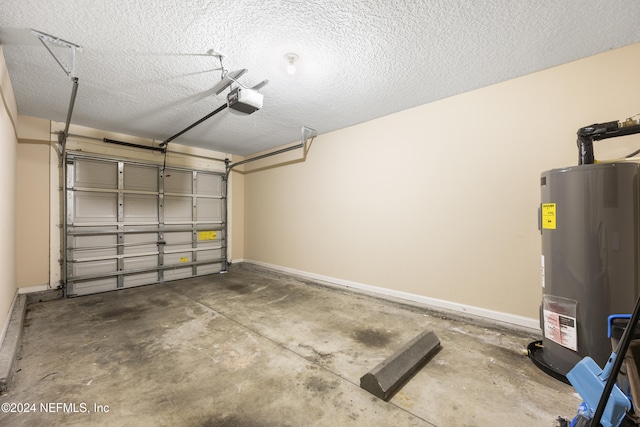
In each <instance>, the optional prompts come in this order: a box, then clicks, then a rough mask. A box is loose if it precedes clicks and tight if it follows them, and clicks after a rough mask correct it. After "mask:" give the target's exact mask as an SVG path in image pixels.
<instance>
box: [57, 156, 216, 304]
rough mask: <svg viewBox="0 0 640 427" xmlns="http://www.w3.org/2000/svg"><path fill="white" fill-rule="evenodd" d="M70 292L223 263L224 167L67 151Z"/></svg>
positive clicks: (203, 270) (192, 272)
mask: <svg viewBox="0 0 640 427" xmlns="http://www.w3.org/2000/svg"><path fill="white" fill-rule="evenodd" d="M66 168H67V169H66V176H67V179H66V189H65V192H66V224H65V226H64V230H63V235H64V236H65V239H64V240H65V242H63V244H65V247H66V256H65V257H64V259H63V285H64V286H65V291H66V292H65V294H66V295H67V296H76V295H85V294H91V293H97V292H104V291H110V290H115V289H121V288H129V287H132V286H140V285H147V284H151V283H161V282H164V281H168V280H176V279H181V278H186V277H192V276H198V275H204V274H212V273H219V272H220V271H223V270H224V269H225V268H226V262H225V259H226V228H225V217H226V212H225V197H226V195H225V185H224V181H223V179H224V174H223V173H216V172H208V171H195V170H186V169H178V168H167V169H166V170H165V173H164V174H163V173H162V167H160V166H158V165H153V164H145V163H139V162H132V161H122V160H112V159H103V158H93V157H88V156H83V155H79V154H72V153H70V154H68V155H67V158H66Z"/></svg>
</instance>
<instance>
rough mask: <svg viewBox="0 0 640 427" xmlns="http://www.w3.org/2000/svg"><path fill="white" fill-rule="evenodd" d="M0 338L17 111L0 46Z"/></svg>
mask: <svg viewBox="0 0 640 427" xmlns="http://www.w3.org/2000/svg"><path fill="white" fill-rule="evenodd" d="M0 98H2V99H1V101H2V102H0V200H2V202H1V203H0V338H2V337H4V331H5V326H6V325H7V319H8V315H9V310H10V308H11V304H12V302H13V299H14V297H15V295H16V289H17V284H16V267H15V264H16V262H15V261H16V256H15V244H16V232H15V219H16V210H15V199H16V177H15V176H16V145H17V142H18V137H17V129H16V126H17V118H18V109H17V107H16V103H15V97H14V95H13V88H12V87H11V81H10V79H9V73H8V72H7V67H6V64H5V61H4V54H3V52H2V46H0Z"/></svg>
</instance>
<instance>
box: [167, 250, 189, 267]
mask: <svg viewBox="0 0 640 427" xmlns="http://www.w3.org/2000/svg"><path fill="white" fill-rule="evenodd" d="M192 261H193V257H192V253H191V252H186V251H185V252H172V253H168V254H164V263H165V265H167V266H169V265H179V264H184V263H187V262H192Z"/></svg>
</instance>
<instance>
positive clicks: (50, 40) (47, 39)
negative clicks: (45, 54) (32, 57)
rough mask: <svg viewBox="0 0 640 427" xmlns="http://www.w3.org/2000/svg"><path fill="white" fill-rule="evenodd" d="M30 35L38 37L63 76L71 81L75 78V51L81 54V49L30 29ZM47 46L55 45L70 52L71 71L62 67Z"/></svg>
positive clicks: (73, 44)
mask: <svg viewBox="0 0 640 427" xmlns="http://www.w3.org/2000/svg"><path fill="white" fill-rule="evenodd" d="M31 34H33V35H34V36H36V37H38V39H40V42H42V44H43V45H44V47H45V48H47V50H48V51H49V53H50V54H51V56H53V59H55V60H56V62H57V63H58V65H59V66H60V68H62V70H63V71H64V72H65V74H66V75H67V76H69V78H71V79H72V80H73V79H74V78H75V77H76V51H78V52H82V47H81V46H78V45H77V44H75V43H71V42H68V41H66V40H62V39H61V38H58V37H54V36H52V35H50V34H46V33H43V32H42V31H37V30H34V29H31ZM49 44H57V45H60V46H64V47H68V48H69V49H70V50H71V69H69V70H68V69H67V68H66V67H65V66H64V65H62V62H60V60H59V59H58V57H57V56H56V54H55V53H53V51H52V50H51V47H50V46H49Z"/></svg>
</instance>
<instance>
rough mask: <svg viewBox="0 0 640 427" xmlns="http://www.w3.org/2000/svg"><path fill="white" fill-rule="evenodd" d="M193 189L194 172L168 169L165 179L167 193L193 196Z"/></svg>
mask: <svg viewBox="0 0 640 427" xmlns="http://www.w3.org/2000/svg"><path fill="white" fill-rule="evenodd" d="M192 188H193V172H190V171H189V172H186V171H180V170H175V169H167V173H166V175H165V179H164V192H165V193H180V194H191V193H192V191H191V190H192Z"/></svg>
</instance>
